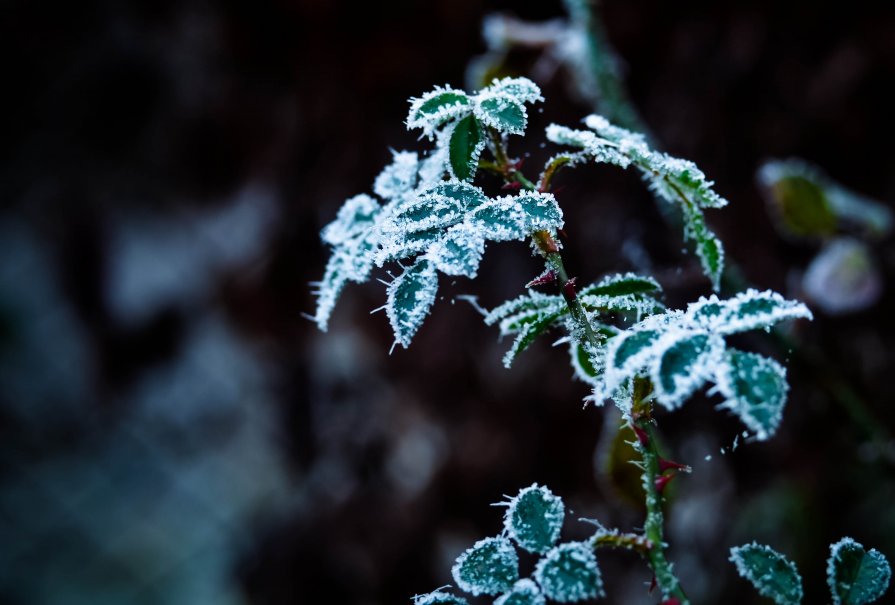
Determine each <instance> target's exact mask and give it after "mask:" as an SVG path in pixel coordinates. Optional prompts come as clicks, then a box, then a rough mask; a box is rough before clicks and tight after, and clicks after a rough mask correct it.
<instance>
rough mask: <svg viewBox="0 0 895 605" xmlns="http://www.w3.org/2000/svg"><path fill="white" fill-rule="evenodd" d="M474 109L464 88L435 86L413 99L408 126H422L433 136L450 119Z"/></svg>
mask: <svg viewBox="0 0 895 605" xmlns="http://www.w3.org/2000/svg"><path fill="white" fill-rule="evenodd" d="M470 111H472V108H471V107H470V102H469V97H468V96H467V95H466V93H465V92H463V91H462V90H453V89H452V88H451V87H449V86H446V87H444V88H441V87H435V90H433V91H431V92H427V93H426V94H424V95H423V96H422V97H420V98H418V99H411V103H410V113H409V114H408V115H407V128H408V129H414V128H421V129H422V130H423V133H424V134H426V135H427V136H431V135H432V133H433V132H434V131H435V129H436V128H438V127H439V126H441V125H443V124H444V123H445V122H448V121H449V120H452V119H455V118H458V117H460V116H463V115H464V114H468V113H469V112H470Z"/></svg>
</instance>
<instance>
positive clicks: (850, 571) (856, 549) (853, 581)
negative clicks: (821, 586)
mask: <svg viewBox="0 0 895 605" xmlns="http://www.w3.org/2000/svg"><path fill="white" fill-rule="evenodd" d="M891 578H892V568H891V567H890V566H889V562H888V561H887V560H886V557H885V556H883V554H882V553H881V552H879V551H878V550H876V549H875V548H871V549H870V551H866V550H864V547H863V546H862V545H861V544H859V543H857V542H855V541H854V540H853V539H851V538H842V539H841V540H839V541H838V542H836V543H835V544H831V545H830V558H829V559H827V585H828V586H829V587H830V593H831V594H832V595H833V605H865V604H866V603H873V602H874V601H876V600H877V599H879V598H880V597H881V596H883V593H885V592H886V590H887V589H888V588H889V580H890V579H891Z"/></svg>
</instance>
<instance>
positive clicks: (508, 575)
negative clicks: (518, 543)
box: [451, 537, 519, 596]
mask: <svg viewBox="0 0 895 605" xmlns="http://www.w3.org/2000/svg"><path fill="white" fill-rule="evenodd" d="M451 575H453V577H454V581H456V582H457V586H459V587H460V589H461V590H464V591H466V592H468V593H470V594H472V595H475V596H477V595H480V594H489V595H496V594H500V593H502V592H506V591H507V590H510V588H512V586H513V584H514V583H515V582H516V580H518V579H519V556H518V555H517V554H516V549H515V548H513V545H512V544H511V543H510V541H509V540H507V539H506V538H500V537H497V538H485V539H484V540H479V541H478V542H476V543H475V544H473V545H472V547H471V548H469V549H467V550H466V551H465V552H464V553H463V554H461V555H460V556H459V557H457V562H456V563H454V567H453V568H452V569H451Z"/></svg>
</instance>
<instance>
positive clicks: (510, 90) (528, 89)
mask: <svg viewBox="0 0 895 605" xmlns="http://www.w3.org/2000/svg"><path fill="white" fill-rule="evenodd" d="M486 90H488V91H490V92H493V93H497V94H506V95H509V96H511V97H513V98H514V99H515V100H516V101H517V102H519V103H535V102H537V101H543V100H544V97H542V96H541V89H540V88H538V87H537V85H536V84H535V83H534V82H532V81H531V80H529V79H528V78H504V79H502V80H498V79H494V80H493V81H492V82H491V84H489V85H488V88H487V89H486Z"/></svg>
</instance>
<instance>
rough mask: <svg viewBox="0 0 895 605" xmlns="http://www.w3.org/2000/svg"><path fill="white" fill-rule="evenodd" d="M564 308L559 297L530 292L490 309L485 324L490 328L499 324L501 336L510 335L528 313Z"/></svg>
mask: <svg viewBox="0 0 895 605" xmlns="http://www.w3.org/2000/svg"><path fill="white" fill-rule="evenodd" d="M565 306H566V303H565V301H564V300H563V298H562V297H561V296H556V295H551V294H541V293H540V292H533V291H530V292H528V293H527V294H523V295H522V296H519V297H517V298H514V299H512V300H508V301H506V302H505V303H503V304H501V305H500V306H498V307H495V308H494V309H492V310H491V311H490V312H489V313H488V314H487V315H485V323H486V324H487V325H489V326H491V325H494V324H495V323H498V322H500V332H501V334H502V335H504V334H512V333H513V332H515V331H516V330H517V329H518V325H519V322H520V319H521V318H522V317H525V316H527V315H528V314H530V313H542V314H549V313H554V312H556V311H558V310H561V309H563V308H565Z"/></svg>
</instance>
